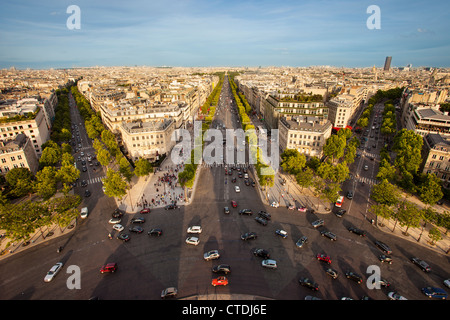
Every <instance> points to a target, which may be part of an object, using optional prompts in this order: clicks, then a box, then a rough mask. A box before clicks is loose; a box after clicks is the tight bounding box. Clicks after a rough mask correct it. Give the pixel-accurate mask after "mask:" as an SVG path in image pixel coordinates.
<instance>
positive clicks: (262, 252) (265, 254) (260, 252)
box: [253, 249, 270, 259]
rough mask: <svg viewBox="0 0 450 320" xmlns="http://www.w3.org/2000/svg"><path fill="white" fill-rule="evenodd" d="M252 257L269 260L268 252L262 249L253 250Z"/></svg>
mask: <svg viewBox="0 0 450 320" xmlns="http://www.w3.org/2000/svg"><path fill="white" fill-rule="evenodd" d="M253 255H255V256H256V257H261V258H264V259H269V258H270V254H269V251H267V250H264V249H254V250H253Z"/></svg>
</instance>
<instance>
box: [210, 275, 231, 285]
mask: <svg viewBox="0 0 450 320" xmlns="http://www.w3.org/2000/svg"><path fill="white" fill-rule="evenodd" d="M227 284H228V279H227V278H226V277H223V276H222V277H218V278H216V279H212V281H211V285H212V286H214V287H215V286H226V285H227Z"/></svg>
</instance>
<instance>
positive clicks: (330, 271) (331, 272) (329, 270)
mask: <svg viewBox="0 0 450 320" xmlns="http://www.w3.org/2000/svg"><path fill="white" fill-rule="evenodd" d="M325 272H326V273H327V275H329V276H330V277H331V278H333V279H337V277H338V272H337V271H336V270H334V269H332V268H327V269H326V270H325Z"/></svg>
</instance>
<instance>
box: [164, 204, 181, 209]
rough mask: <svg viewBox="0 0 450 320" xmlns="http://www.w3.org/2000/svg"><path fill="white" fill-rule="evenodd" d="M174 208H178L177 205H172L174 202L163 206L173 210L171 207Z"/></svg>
mask: <svg viewBox="0 0 450 320" xmlns="http://www.w3.org/2000/svg"><path fill="white" fill-rule="evenodd" d="M176 208H178V207H177V206H176V205H174V204H169V205H167V206H165V207H164V209H165V210H173V209H176Z"/></svg>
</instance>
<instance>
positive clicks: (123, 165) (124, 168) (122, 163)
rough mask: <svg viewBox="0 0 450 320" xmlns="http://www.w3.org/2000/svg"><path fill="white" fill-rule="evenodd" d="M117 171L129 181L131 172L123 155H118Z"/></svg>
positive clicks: (131, 175)
mask: <svg viewBox="0 0 450 320" xmlns="http://www.w3.org/2000/svg"><path fill="white" fill-rule="evenodd" d="M118 164H119V172H120V173H121V174H122V176H123V177H125V179H127V181H128V182H130V181H131V178H132V177H133V173H132V172H131V166H130V163H129V162H128V160H127V159H126V158H125V157H124V156H120V157H119V159H118Z"/></svg>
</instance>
